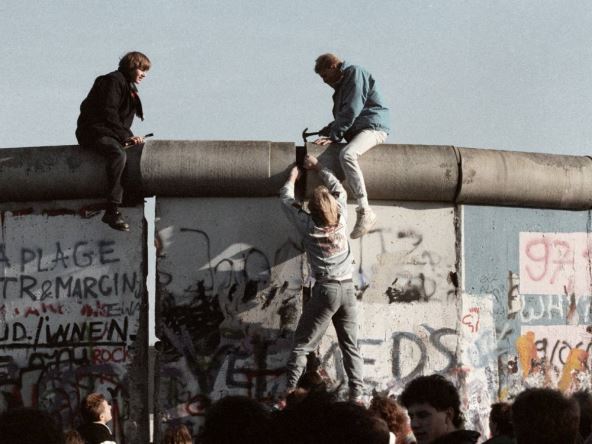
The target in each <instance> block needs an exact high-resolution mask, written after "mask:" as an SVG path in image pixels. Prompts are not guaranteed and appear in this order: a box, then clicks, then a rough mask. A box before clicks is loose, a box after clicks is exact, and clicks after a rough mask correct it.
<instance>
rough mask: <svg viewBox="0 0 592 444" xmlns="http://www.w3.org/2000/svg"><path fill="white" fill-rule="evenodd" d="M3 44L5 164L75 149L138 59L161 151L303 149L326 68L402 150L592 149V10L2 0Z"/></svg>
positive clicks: (559, 4) (539, 5)
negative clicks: (383, 119)
mask: <svg viewBox="0 0 592 444" xmlns="http://www.w3.org/2000/svg"><path fill="white" fill-rule="evenodd" d="M0 39H1V41H2V45H1V49H0V55H1V57H0V67H1V70H2V72H1V75H0V149H1V148H9V147H27V146H50V145H71V144H75V143H76V139H75V136H74V131H75V128H76V119H77V117H78V112H79V106H80V102H81V101H82V100H83V99H84V97H85V96H86V94H87V93H88V91H89V89H90V87H91V85H92V83H93V81H94V79H95V77H97V76H99V75H101V74H105V73H108V72H110V71H113V70H115V69H116V67H117V64H118V61H119V58H120V57H121V56H123V55H124V54H125V53H126V52H128V51H131V50H138V51H141V52H144V53H145V54H147V55H148V56H149V57H150V59H151V60H152V68H151V69H150V71H149V73H148V76H147V78H146V79H145V80H144V81H143V82H142V84H141V85H140V96H141V98H142V102H143V108H144V113H145V120H144V122H138V121H137V122H135V123H134V126H133V128H132V129H133V131H134V133H135V134H139V135H142V134H146V133H149V132H153V133H155V138H157V139H178V140H185V139H194V140H269V141H275V142H295V143H297V144H300V143H301V133H302V130H303V129H304V128H305V127H308V128H309V130H311V131H312V130H318V129H319V128H321V127H323V126H325V125H326V124H327V123H328V122H330V121H331V120H332V118H331V108H332V102H331V95H332V90H331V89H330V88H329V87H327V86H326V85H324V84H323V83H322V81H321V79H320V78H319V77H318V76H317V75H316V74H315V73H314V69H313V67H314V60H315V59H316V57H317V56H318V55H320V54H322V53H325V52H334V53H336V54H338V55H339V56H341V57H342V58H343V59H345V60H347V61H348V62H349V63H353V64H359V65H362V66H364V67H365V68H366V69H368V70H369V71H370V72H371V73H372V74H373V76H374V77H375V79H376V81H377V84H378V86H379V88H380V91H381V93H382V95H383V96H384V99H385V101H386V103H387V105H388V106H389V107H390V109H391V117H392V122H391V128H392V132H391V134H390V136H389V138H388V139H387V143H395V144H427V145H455V146H459V147H473V148H489V149H499V150H515V151H534V152H544V153H555V154H572V155H588V154H589V152H590V150H589V147H590V146H591V145H592V124H591V122H590V120H591V117H592V42H591V40H592V4H590V2H588V1H586V0H582V1H574V0H561V1H558V0H507V1H504V0H470V1H469V0H466V1H463V0H439V1H424V0H408V1H400V0H331V1H322V0H314V1H312V0H244V1H239V0H234V1H229V0H192V1H189V0H185V1H183V0H148V1H141V0H137V1H134V2H131V1H127V0H117V1H114V0H1V1H0ZM146 208H147V210H146V211H147V215H148V220H149V226H148V228H149V234H150V233H151V232H152V229H153V225H152V223H151V220H152V219H153V214H154V202H153V200H152V201H151V202H149V205H147V207H146ZM151 214H152V216H151ZM151 257H153V253H151ZM153 273H154V260H151V261H150V264H149V276H148V282H149V290H150V295H151V299H150V300H151V303H152V301H153V297H154V284H153V277H152V276H153ZM151 313H152V312H151ZM152 316H153V314H151V319H152ZM151 322H152V323H153V321H151ZM149 340H150V343H153V342H154V340H155V338H154V334H153V332H151V333H150V339H149Z"/></svg>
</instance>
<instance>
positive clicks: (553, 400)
mask: <svg viewBox="0 0 592 444" xmlns="http://www.w3.org/2000/svg"><path fill="white" fill-rule="evenodd" d="M512 422H513V424H514V436H515V437H516V443H517V444H558V443H561V444H574V443H575V442H576V439H577V437H578V429H579V424H580V409H579V407H578V403H577V402H576V401H575V400H574V399H570V398H566V397H565V396H563V394H562V393H561V392H559V391H557V390H551V389H543V388H532V389H527V390H524V391H523V392H522V393H520V394H519V395H518V396H517V397H516V400H515V401H514V404H513V405H512Z"/></svg>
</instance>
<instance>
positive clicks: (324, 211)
mask: <svg viewBox="0 0 592 444" xmlns="http://www.w3.org/2000/svg"><path fill="white" fill-rule="evenodd" d="M308 210H309V211H310V214H311V216H312V218H313V219H314V221H315V222H316V223H318V224H319V225H321V226H323V227H332V226H335V225H337V223H338V222H339V210H338V206H337V201H336V200H335V198H334V197H333V195H332V194H331V192H330V191H329V189H328V188H327V187H326V186H324V185H319V186H318V187H316V188H315V189H314V191H313V193H312V197H311V198H310V200H309V201H308Z"/></svg>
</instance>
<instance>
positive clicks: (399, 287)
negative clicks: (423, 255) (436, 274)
mask: <svg viewBox="0 0 592 444" xmlns="http://www.w3.org/2000/svg"><path fill="white" fill-rule="evenodd" d="M385 293H386V296H387V298H388V301H389V304H392V303H393V302H414V301H422V302H427V301H429V300H430V298H431V297H432V296H433V295H434V294H435V293H436V281H435V280H433V279H431V278H426V277H425V275H424V274H423V273H419V275H418V276H411V277H410V276H400V277H397V278H395V280H394V281H393V282H392V284H391V286H390V287H388V288H387V290H386V292H385Z"/></svg>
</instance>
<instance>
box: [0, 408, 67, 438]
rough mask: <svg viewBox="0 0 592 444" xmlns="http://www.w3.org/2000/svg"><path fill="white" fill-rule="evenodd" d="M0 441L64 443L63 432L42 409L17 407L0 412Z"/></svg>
mask: <svg viewBox="0 0 592 444" xmlns="http://www.w3.org/2000/svg"><path fill="white" fill-rule="evenodd" d="M0 442H2V443H27V444H64V443H65V440H64V433H63V432H62V430H61V428H60V427H59V426H58V424H57V423H56V422H55V421H54V420H53V418H52V417H51V416H50V415H49V414H48V413H47V412H44V411H41V410H37V409H33V408H29V407H19V408H15V409H10V410H7V411H5V412H4V413H2V414H0Z"/></svg>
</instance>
